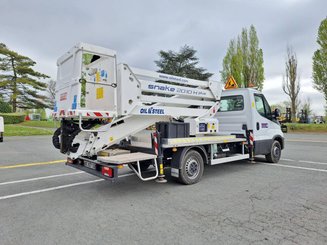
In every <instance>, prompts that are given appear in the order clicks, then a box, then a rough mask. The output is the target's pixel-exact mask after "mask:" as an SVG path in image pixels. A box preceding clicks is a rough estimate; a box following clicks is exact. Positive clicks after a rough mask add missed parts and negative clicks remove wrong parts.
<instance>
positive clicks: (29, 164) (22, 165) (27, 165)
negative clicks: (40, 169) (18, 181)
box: [0, 160, 66, 169]
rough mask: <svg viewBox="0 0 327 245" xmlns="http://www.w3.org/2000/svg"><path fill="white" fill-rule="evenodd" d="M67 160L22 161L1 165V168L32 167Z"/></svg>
mask: <svg viewBox="0 0 327 245" xmlns="http://www.w3.org/2000/svg"><path fill="white" fill-rule="evenodd" d="M65 161H66V160H56V161H48V162H33V163H21V164H15V165H7V166H0V169H9V168H24V167H31V166H39V165H48V164H55V163H63V162H65Z"/></svg>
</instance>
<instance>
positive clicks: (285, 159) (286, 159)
mask: <svg viewBox="0 0 327 245" xmlns="http://www.w3.org/2000/svg"><path fill="white" fill-rule="evenodd" d="M280 160H282V161H287V162H295V160H293V159H288V158H281V159H280Z"/></svg>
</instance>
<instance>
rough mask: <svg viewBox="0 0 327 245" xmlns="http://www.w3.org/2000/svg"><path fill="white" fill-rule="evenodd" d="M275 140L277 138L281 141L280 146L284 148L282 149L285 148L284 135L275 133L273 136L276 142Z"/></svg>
mask: <svg viewBox="0 0 327 245" xmlns="http://www.w3.org/2000/svg"><path fill="white" fill-rule="evenodd" d="M275 140H277V141H278V142H279V144H280V146H281V148H282V150H283V149H284V147H285V143H284V137H283V136H281V135H275V136H274V137H273V142H274V141H275Z"/></svg>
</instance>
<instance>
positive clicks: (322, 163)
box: [299, 160, 327, 165]
mask: <svg viewBox="0 0 327 245" xmlns="http://www.w3.org/2000/svg"><path fill="white" fill-rule="evenodd" d="M299 162H303V163H313V164H321V165H327V163H326V162H313V161H304V160H299Z"/></svg>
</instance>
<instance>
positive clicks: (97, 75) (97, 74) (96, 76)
mask: <svg viewBox="0 0 327 245" xmlns="http://www.w3.org/2000/svg"><path fill="white" fill-rule="evenodd" d="M95 81H96V82H100V72H99V71H97V73H96V75H95Z"/></svg>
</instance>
